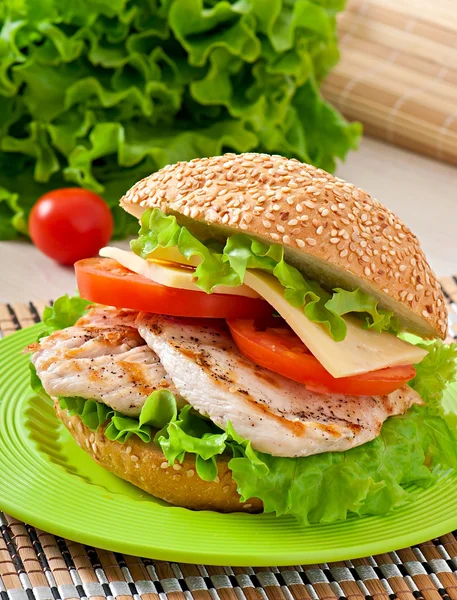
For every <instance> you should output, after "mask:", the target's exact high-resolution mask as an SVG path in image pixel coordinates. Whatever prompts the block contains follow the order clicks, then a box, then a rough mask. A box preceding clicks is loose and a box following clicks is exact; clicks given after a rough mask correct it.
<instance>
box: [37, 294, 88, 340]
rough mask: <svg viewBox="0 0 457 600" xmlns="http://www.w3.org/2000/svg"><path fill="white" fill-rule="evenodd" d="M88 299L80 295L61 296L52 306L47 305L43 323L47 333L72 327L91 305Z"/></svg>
mask: <svg viewBox="0 0 457 600" xmlns="http://www.w3.org/2000/svg"><path fill="white" fill-rule="evenodd" d="M90 304H91V303H90V302H89V301H88V300H84V299H83V298H80V297H79V296H72V297H70V296H68V294H65V295H64V296H60V298H57V300H56V301H55V302H54V304H53V305H52V306H46V308H45V309H44V311H43V319H42V321H43V324H44V326H45V328H46V335H49V334H51V333H52V332H53V331H58V330H59V329H65V327H71V326H72V325H74V324H75V323H76V321H77V320H78V319H79V318H80V317H82V316H83V315H84V314H85V313H86V312H87V309H88V307H89V306H90Z"/></svg>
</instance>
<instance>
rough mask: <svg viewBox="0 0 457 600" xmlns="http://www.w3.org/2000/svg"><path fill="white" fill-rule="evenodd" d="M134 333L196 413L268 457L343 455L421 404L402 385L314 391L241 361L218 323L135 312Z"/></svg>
mask: <svg viewBox="0 0 457 600" xmlns="http://www.w3.org/2000/svg"><path fill="white" fill-rule="evenodd" d="M136 323H137V326H138V330H139V333H140V334H141V336H142V337H143V338H144V339H145V340H146V342H147V343H148V345H149V346H150V347H151V348H152V349H153V350H154V351H155V352H156V353H157V354H158V356H159V358H160V360H161V362H162V364H163V365H164V367H165V369H166V371H167V372H168V374H169V376H170V378H171V379H172V380H173V383H174V384H175V385H176V388H177V389H178V391H179V392H180V393H181V395H182V396H183V397H184V398H185V399H186V400H187V402H189V403H190V404H191V405H192V406H193V407H194V408H195V409H196V410H197V411H199V412H201V413H202V414H205V415H208V416H209V418H210V419H211V420H212V421H213V422H214V423H216V424H217V425H219V426H220V427H222V428H223V429H225V428H226V426H227V423H228V422H229V421H230V422H231V424H232V425H233V427H234V429H235V431H236V432H237V433H238V434H239V435H241V436H242V437H245V438H246V439H249V440H250V441H251V442H252V445H253V447H254V448H255V449H257V450H260V451H261V452H267V453H269V454H272V455H276V456H308V455H311V454H317V453H320V452H329V451H344V450H347V449H349V448H352V447H354V446H358V445H360V444H363V443H365V442H367V441H369V440H371V439H374V438H375V437H376V436H377V435H378V434H379V430H380V427H381V425H382V423H383V422H384V421H385V419H386V418H387V417H389V416H391V415H395V414H403V413H404V412H406V411H407V410H408V408H409V407H410V406H411V405H412V404H415V403H421V402H422V401H421V399H420V397H419V396H418V394H417V393H416V392H414V391H413V390H411V389H410V388H408V387H407V386H404V388H402V389H400V390H397V391H396V392H393V393H392V394H390V395H388V396H374V397H371V396H368V397H367V396H358V397H355V396H344V395H343V394H329V395H325V394H320V393H317V392H312V391H310V390H307V389H306V387H305V386H304V385H302V384H299V383H296V382H294V381H292V380H290V379H286V378H284V377H282V376H280V375H277V374H275V373H273V372H271V371H268V370H266V369H264V368H263V367H260V366H258V365H256V364H254V363H252V362H251V361H250V360H249V359H247V358H246V357H244V356H242V355H241V354H240V352H239V351H238V349H237V348H236V346H235V344H234V342H233V340H232V338H231V337H230V334H229V333H228V332H227V331H226V330H225V329H224V328H223V327H221V325H220V324H219V323H214V324H212V323H211V324H208V321H206V322H204V323H201V322H198V323H197V322H195V321H192V320H189V319H181V318H178V317H166V316H163V315H153V314H149V313H140V314H139V315H138V318H137V321H136Z"/></svg>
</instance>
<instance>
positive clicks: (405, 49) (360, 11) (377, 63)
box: [323, 0, 457, 164]
mask: <svg viewBox="0 0 457 600" xmlns="http://www.w3.org/2000/svg"><path fill="white" fill-rule="evenodd" d="M339 25H340V27H339V30H340V31H339V33H340V47H341V61H340V63H339V64H338V65H337V67H336V68H335V70H334V71H332V73H331V74H330V76H329V77H328V78H327V80H326V81H325V83H324V87H323V91H324V95H325V96H326V97H327V98H328V100H330V101H331V102H332V103H333V104H334V105H335V106H337V107H338V108H339V110H340V111H341V112H342V113H343V114H344V115H345V116H347V117H348V118H349V119H357V120H359V121H362V123H363V124H364V129H365V132H366V133H369V134H371V135H374V136H376V137H380V138H382V139H385V140H387V141H389V142H391V143H394V144H397V145H399V146H404V147H406V148H409V149H412V150H415V151H417V152H421V153H424V154H427V155H429V156H432V157H434V158H437V159H438V160H444V161H448V162H451V163H453V164H457V109H456V107H457V2H456V1H455V0H433V1H430V0H348V3H347V9H346V11H345V12H344V13H342V14H341V20H340V23H339Z"/></svg>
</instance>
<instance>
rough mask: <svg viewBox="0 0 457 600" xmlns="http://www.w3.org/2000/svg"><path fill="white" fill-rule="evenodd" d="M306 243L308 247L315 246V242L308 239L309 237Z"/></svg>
mask: <svg viewBox="0 0 457 600" xmlns="http://www.w3.org/2000/svg"><path fill="white" fill-rule="evenodd" d="M306 243H307V244H308V245H309V246H315V245H316V244H317V242H316V240H314V239H313V238H310V237H307V238H306Z"/></svg>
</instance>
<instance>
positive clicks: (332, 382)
mask: <svg viewBox="0 0 457 600" xmlns="http://www.w3.org/2000/svg"><path fill="white" fill-rule="evenodd" d="M228 325H229V327H230V331H231V334H232V337H233V339H234V341H235V343H236V345H237V346H238V348H239V350H240V351H241V352H242V353H243V354H244V355H245V356H247V357H248V358H250V359H251V360H252V361H254V362H255V363H257V364H258V365H260V366H262V367H265V368H266V369H269V370H270V371H274V372H275V373H279V374H280V375H283V376H284V377H287V378H289V379H293V380H294V381H298V382H299V383H303V384H305V385H306V387H307V388H308V389H310V390H313V391H315V392H320V393H324V394H329V393H340V394H345V395H352V396H378V395H381V396H382V395H384V394H390V393H391V392H393V391H394V390H396V389H398V388H400V387H401V386H402V385H404V384H405V383H406V382H407V381H409V380H410V379H412V378H413V377H414V376H415V374H416V371H415V369H414V367H413V365H407V366H400V367H388V368H387V369H380V370H378V371H371V372H370V373H364V374H362V375H354V376H352V377H340V378H335V377H333V376H332V375H330V373H329V372H328V371H327V370H326V369H324V367H323V366H322V365H321V364H320V362H319V361H318V360H317V358H315V357H314V356H313V355H312V354H311V353H310V351H309V350H308V348H307V347H306V346H305V345H304V344H303V342H302V341H301V340H300V338H299V337H298V336H297V335H296V334H295V333H294V332H293V331H292V329H290V328H289V327H288V325H287V324H286V323H285V322H284V321H282V319H279V318H278V319H273V320H269V321H268V322H266V323H265V322H263V323H262V322H261V321H258V320H255V321H254V320H253V319H249V320H247V319H238V320H229V321H228Z"/></svg>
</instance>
